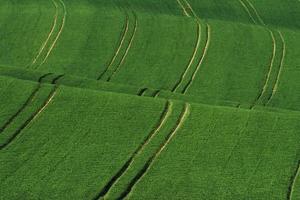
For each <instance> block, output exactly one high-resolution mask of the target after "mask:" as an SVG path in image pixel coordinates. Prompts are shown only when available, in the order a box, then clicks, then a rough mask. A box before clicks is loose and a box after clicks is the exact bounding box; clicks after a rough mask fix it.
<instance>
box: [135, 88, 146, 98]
mask: <svg viewBox="0 0 300 200" xmlns="http://www.w3.org/2000/svg"><path fill="white" fill-rule="evenodd" d="M147 90H148V88H142V89H141V90H140V91H139V92H138V94H137V95H138V96H143V95H144V94H145V93H146V92H147Z"/></svg>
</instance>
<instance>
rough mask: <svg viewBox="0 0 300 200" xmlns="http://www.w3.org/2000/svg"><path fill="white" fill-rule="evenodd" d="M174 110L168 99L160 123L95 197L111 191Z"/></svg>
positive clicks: (96, 199)
mask: <svg viewBox="0 0 300 200" xmlns="http://www.w3.org/2000/svg"><path fill="white" fill-rule="evenodd" d="M172 111H173V103H172V102H171V101H167V102H166V104H165V108H164V110H163V112H162V114H161V116H160V119H159V121H158V123H157V124H156V125H155V127H154V129H153V130H152V132H151V133H150V134H149V135H148V136H147V137H146V139H145V140H144V141H143V143H142V144H141V145H140V146H139V147H138V148H137V149H136V150H135V152H134V153H133V154H132V156H131V157H130V159H129V160H128V161H127V162H126V163H125V164H124V165H123V167H122V168H121V169H120V170H119V171H118V172H117V173H116V174H115V175H114V176H113V177H112V179H110V180H109V182H108V183H107V184H106V185H105V186H104V187H103V188H102V190H101V191H100V193H99V194H98V195H97V196H96V197H95V198H94V199H95V200H98V199H100V198H104V197H105V196H106V194H108V192H109V191H110V189H111V188H112V187H113V186H114V185H115V184H116V183H117V182H118V181H119V180H120V179H121V177H122V176H123V175H124V174H125V173H126V172H127V170H128V169H129V168H130V167H131V165H132V163H133V162H134V159H135V158H136V157H137V156H138V155H140V153H141V152H142V151H143V150H144V148H145V147H146V146H147V144H148V143H149V142H150V141H151V140H152V139H153V137H155V136H156V135H157V133H158V132H159V131H160V130H161V128H162V127H163V126H164V125H165V123H166V121H167V120H168V118H169V116H170V115H171V113H172Z"/></svg>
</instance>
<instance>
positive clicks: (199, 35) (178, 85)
mask: <svg viewBox="0 0 300 200" xmlns="http://www.w3.org/2000/svg"><path fill="white" fill-rule="evenodd" d="M196 22H197V33H196V34H197V41H196V44H195V47H194V52H193V54H192V57H191V58H190V61H189V63H188V65H187V66H186V68H185V70H184V72H183V74H182V75H181V77H180V79H179V81H178V82H177V83H176V84H175V86H174V87H173V88H172V90H171V92H176V90H177V89H178V88H179V87H180V85H181V84H183V81H184V78H185V77H186V75H187V74H188V72H189V70H190V68H191V66H192V64H193V62H194V60H195V57H196V54H197V52H198V50H199V46H200V42H201V24H200V23H199V22H198V21H196Z"/></svg>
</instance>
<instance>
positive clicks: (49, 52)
mask: <svg viewBox="0 0 300 200" xmlns="http://www.w3.org/2000/svg"><path fill="white" fill-rule="evenodd" d="M59 1H60V3H61V5H62V6H63V10H64V15H63V19H62V24H61V27H60V29H59V31H58V33H57V35H56V37H55V39H54V41H53V43H52V45H51V46H50V49H49V50H48V52H47V54H46V56H45V58H44V60H43V61H42V63H41V64H40V65H39V66H41V65H43V64H44V63H45V62H46V61H47V59H48V57H49V56H50V54H51V52H52V50H53V48H54V47H55V45H56V43H57V41H58V39H59V38H60V35H61V33H62V31H63V29H64V27H65V23H66V18H67V8H66V5H65V3H64V2H63V0H59Z"/></svg>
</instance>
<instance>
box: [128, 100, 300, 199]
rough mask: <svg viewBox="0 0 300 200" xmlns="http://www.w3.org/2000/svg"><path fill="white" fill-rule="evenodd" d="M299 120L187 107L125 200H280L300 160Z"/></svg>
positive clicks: (274, 115)
mask: <svg viewBox="0 0 300 200" xmlns="http://www.w3.org/2000/svg"><path fill="white" fill-rule="evenodd" d="M298 121H299V117H298V116H297V117H292V116H288V115H281V114H274V113H263V112H248V111H240V110H237V109H236V110H233V109H230V110H227V109H222V108H211V107H209V108H207V107H201V106H200V107H197V106H195V107H192V111H191V115H190V117H189V119H188V121H187V122H186V124H185V125H184V127H183V128H182V130H181V131H179V132H178V133H177V135H176V136H175V138H174V139H173V141H171V143H170V144H169V145H168V148H167V149H165V151H163V152H162V153H161V156H160V157H158V159H157V160H156V161H155V163H154V165H153V166H152V168H151V169H150V170H149V171H148V173H147V174H146V175H145V176H144V177H143V178H142V179H141V180H140V182H139V183H138V184H137V185H136V187H134V188H133V190H132V192H131V194H130V196H129V197H130V198H129V199H145V198H149V199H157V198H159V199H170V198H171V197H172V199H197V198H198V197H199V196H201V198H203V199H246V198H250V199H285V198H286V193H287V188H288V187H289V185H290V184H291V183H290V178H291V176H292V174H293V173H294V171H295V169H296V167H297V159H298V157H299V153H300V151H299V150H300V149H299V142H298V141H299V123H298Z"/></svg>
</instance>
